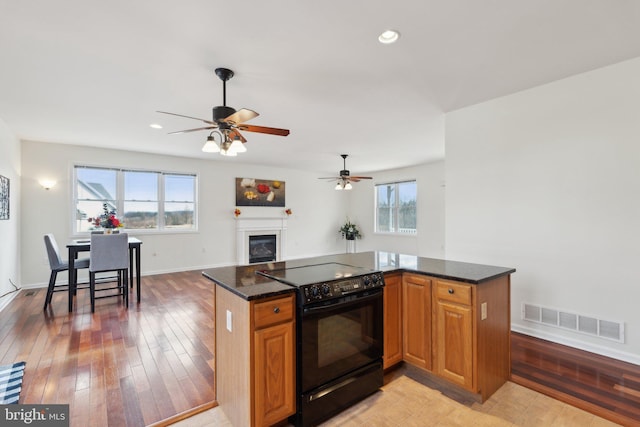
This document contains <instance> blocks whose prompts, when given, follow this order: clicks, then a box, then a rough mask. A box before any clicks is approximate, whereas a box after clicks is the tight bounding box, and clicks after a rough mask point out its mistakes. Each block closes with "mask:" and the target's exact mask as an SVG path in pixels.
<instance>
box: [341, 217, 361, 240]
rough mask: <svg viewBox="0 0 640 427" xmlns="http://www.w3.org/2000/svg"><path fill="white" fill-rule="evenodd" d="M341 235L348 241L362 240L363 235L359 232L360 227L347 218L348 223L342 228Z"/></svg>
mask: <svg viewBox="0 0 640 427" xmlns="http://www.w3.org/2000/svg"><path fill="white" fill-rule="evenodd" d="M340 234H341V235H342V238H343V239H347V240H356V239H361V238H362V233H361V232H360V230H358V226H357V225H355V224H354V223H352V222H351V221H349V219H348V218H347V222H345V223H344V225H343V226H342V227H340Z"/></svg>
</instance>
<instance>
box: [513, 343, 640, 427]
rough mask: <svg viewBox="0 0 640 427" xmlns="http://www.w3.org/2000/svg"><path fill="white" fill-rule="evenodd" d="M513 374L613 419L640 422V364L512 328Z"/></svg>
mask: <svg viewBox="0 0 640 427" xmlns="http://www.w3.org/2000/svg"><path fill="white" fill-rule="evenodd" d="M511 380H512V381H513V382H514V383H517V384H521V385H523V386H525V387H528V388H530V389H533V390H536V391H539V392H541V393H544V394H546V395H548V396H551V397H553V398H555V399H558V400H560V401H562V402H566V403H569V404H571V405H573V406H576V407H578V408H581V409H584V410H586V411H589V412H591V413H593V414H596V415H598V416H600V417H603V418H606V419H608V420H611V421H613V422H616V423H618V424H622V425H628V426H640V366H638V365H633V364H631V363H625V362H621V361H619V360H614V359H610V358H608V357H604V356H599V355H596V354H593V353H589V352H586V351H582V350H577V349H575V348H572V347H566V346H563V345H559V344H555V343H551V342H549V341H544V340H541V339H537V338H532V337H529V336H526V335H522V334H518V333H512V334H511Z"/></svg>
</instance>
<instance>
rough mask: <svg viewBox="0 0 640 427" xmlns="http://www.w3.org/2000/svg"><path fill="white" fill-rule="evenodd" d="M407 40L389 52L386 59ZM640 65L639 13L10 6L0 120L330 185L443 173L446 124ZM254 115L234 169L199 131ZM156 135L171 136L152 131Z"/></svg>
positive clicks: (614, 3)
mask: <svg viewBox="0 0 640 427" xmlns="http://www.w3.org/2000/svg"><path fill="white" fill-rule="evenodd" d="M388 28H393V29H397V30H398V31H400V33H401V37H400V40H399V41H398V42H397V43H396V44H394V45H382V44H380V43H378V41H377V36H378V34H379V33H380V32H382V31H383V30H385V29H388ZM637 56H640V2H638V1H636V0H394V1H386V2H383V1H379V0H347V1H345V0H341V1H337V0H323V1H310V0H268V1H244V0H238V1H225V2H222V1H217V0H183V1H168V0H162V1H150V0H142V1H140V0H138V1H123V0H115V1H100V2H99V1H91V0H59V1H51V0H26V1H15V0H0V61H1V62H0V119H1V120H3V121H4V122H5V123H6V124H7V125H8V127H9V128H10V129H11V130H12V131H13V132H14V133H15V134H16V135H17V136H18V137H19V138H21V139H27V140H36V141H47V142H60V143H67V144H80V145H89V146H98V147H112V148H118V149H125V150H135V151H142V152H151V153H163V154H172V155H180V156H188V157H198V158H214V159H216V160H219V161H225V162H238V161H242V162H249V163H257V164H267V165H272V166H281V167H287V168H291V167H292V168H299V169H305V170H312V171H317V172H318V173H322V174H326V173H336V172H337V171H339V170H340V169H342V159H341V158H340V157H339V154H340V153H348V154H350V155H351V157H350V158H349V159H348V160H347V167H348V168H349V169H351V171H352V173H353V174H355V173H362V172H374V171H376V170H382V169H388V168H395V167H401V166H408V165H413V164H418V163H422V162H425V161H430V160H435V159H439V158H443V156H444V127H443V126H444V118H443V117H444V116H443V113H445V112H449V111H452V110H455V109H458V108H461V107H465V106H468V105H472V104H474V103H478V102H481V101H485V100H488V99H492V98H495V97H499V96H503V95H506V94H510V93H514V92H517V91H520V90H523V89H527V88H531V87H534V86H537V85H540V84H544V83H547V82H550V81H554V80H558V79H561V78H564V77H567V76H571V75H574V74H577V73H581V72H584V71H588V70H592V69H595V68H599V67H602V66H606V65H609V64H613V63H616V62H620V61H623V60H626V59H630V58H634V57H637ZM217 67H227V68H230V69H232V70H234V71H235V77H234V78H233V79H231V80H230V81H229V82H228V83H227V104H228V105H230V106H232V107H235V108H236V109H239V108H243V107H244V108H250V109H252V110H255V111H257V112H259V113H260V116H259V117H257V118H255V119H253V120H252V121H251V122H249V123H250V124H254V125H262V126H272V127H282V128H288V129H290V130H291V134H290V135H289V136H288V137H279V136H271V135H262V134H256V133H249V132H245V133H244V136H245V137H246V138H247V140H248V142H247V144H246V146H247V148H248V152H247V153H244V154H241V155H239V156H238V157H236V158H223V157H221V156H220V155H218V154H206V153H202V151H201V147H202V145H203V143H204V141H205V139H206V136H207V135H208V134H207V133H206V132H205V131H203V132H194V133H190V134H179V135H167V132H169V131H175V130H181V129H188V128H194V127H199V125H200V124H201V123H200V122H197V121H194V120H189V119H184V118H179V117H170V116H165V115H162V114H158V113H156V112H155V111H156V110H165V111H171V112H175V113H179V114H184V115H189V116H195V117H202V118H205V119H210V118H211V108H212V107H214V106H217V105H222V82H221V81H220V80H219V79H218V78H217V77H216V76H215V74H214V73H213V70H214V69H215V68H217ZM151 123H160V124H162V125H163V126H164V129H162V130H154V129H151V128H150V127H149V124H151Z"/></svg>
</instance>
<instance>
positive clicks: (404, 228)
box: [376, 181, 418, 234]
mask: <svg viewBox="0 0 640 427" xmlns="http://www.w3.org/2000/svg"><path fill="white" fill-rule="evenodd" d="M417 194H418V193H417V186H416V181H404V182H392V183H388V184H377V185H376V232H377V233H399V234H416V232H417V228H416V224H417V221H416V218H417V215H416V201H417Z"/></svg>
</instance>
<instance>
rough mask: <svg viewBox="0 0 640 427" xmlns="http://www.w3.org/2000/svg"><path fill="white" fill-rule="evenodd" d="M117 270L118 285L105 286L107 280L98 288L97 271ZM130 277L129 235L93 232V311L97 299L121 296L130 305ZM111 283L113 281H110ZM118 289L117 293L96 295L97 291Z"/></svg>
mask: <svg viewBox="0 0 640 427" xmlns="http://www.w3.org/2000/svg"><path fill="white" fill-rule="evenodd" d="M103 272H116V273H117V276H116V277H115V279H116V285H115V286H114V285H108V286H107V287H103V286H102V284H104V283H105V282H100V283H98V284H99V285H101V286H100V287H99V288H96V273H103ZM128 278H129V235H128V234H127V233H119V234H91V249H90V250H89V291H90V294H91V312H92V313H94V312H95V308H96V299H98V298H109V297H115V296H117V297H120V296H122V299H123V300H124V303H125V306H126V307H127V308H128V307H129V289H128V286H127V283H128ZM108 283H111V282H108ZM114 289H117V290H118V292H117V293H113V292H110V293H109V294H108V295H101V296H98V297H97V296H96V292H103V291H110V290H114Z"/></svg>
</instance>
